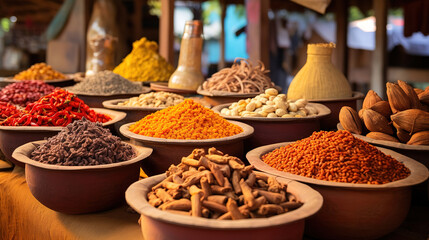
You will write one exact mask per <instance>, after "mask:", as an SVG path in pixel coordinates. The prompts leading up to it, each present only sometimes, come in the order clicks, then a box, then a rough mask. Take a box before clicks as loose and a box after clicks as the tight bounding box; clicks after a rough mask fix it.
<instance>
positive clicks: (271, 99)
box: [268, 96, 276, 101]
mask: <svg viewBox="0 0 429 240" xmlns="http://www.w3.org/2000/svg"><path fill="white" fill-rule="evenodd" d="M274 98H276V96H270V97H269V98H268V100H270V101H273V100H274Z"/></svg>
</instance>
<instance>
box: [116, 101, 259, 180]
mask: <svg viewBox="0 0 429 240" xmlns="http://www.w3.org/2000/svg"><path fill="white" fill-rule="evenodd" d="M119 131H120V132H121V134H123V135H124V136H126V137H128V138H130V139H131V142H132V143H134V144H140V145H144V146H148V147H151V148H153V153H152V155H151V156H150V157H149V158H148V160H147V161H145V163H142V168H143V170H144V171H145V172H146V173H147V174H148V175H156V174H160V173H163V172H165V171H166V170H167V169H168V167H169V166H170V165H171V164H178V163H179V162H180V160H181V159H182V156H185V155H184V154H186V153H188V152H192V150H193V149H195V148H204V149H206V150H207V149H208V148H210V147H215V148H217V149H219V150H220V151H222V152H224V153H226V154H229V155H232V156H239V157H242V156H243V155H244V150H243V149H244V144H243V140H244V139H246V138H248V137H250V136H251V135H252V134H253V128H252V127H251V126H249V125H247V124H244V123H240V122H235V121H228V120H225V119H224V118H222V117H221V116H219V114H217V113H215V112H214V111H212V110H210V109H209V108H206V107H204V106H203V105H201V104H199V103H197V102H195V101H193V100H191V99H186V100H184V101H183V102H182V103H179V104H177V105H175V106H171V107H168V108H165V109H163V110H160V111H157V112H155V113H153V114H150V115H148V116H146V117H144V118H142V119H140V120H139V121H137V122H133V123H128V124H125V125H122V126H121V127H120V129H119Z"/></svg>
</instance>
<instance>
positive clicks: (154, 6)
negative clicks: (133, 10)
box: [147, 0, 161, 17]
mask: <svg viewBox="0 0 429 240" xmlns="http://www.w3.org/2000/svg"><path fill="white" fill-rule="evenodd" d="M147 5H148V6H149V14H150V15H153V16H158V17H160V16H161V0H148V1H147Z"/></svg>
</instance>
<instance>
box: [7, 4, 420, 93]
mask: <svg viewBox="0 0 429 240" xmlns="http://www.w3.org/2000/svg"><path fill="white" fill-rule="evenodd" d="M104 1H109V0H104ZM110 1H111V2H112V3H113V4H114V6H115V8H114V9H112V11H111V12H109V14H110V15H111V16H112V18H114V19H116V20H115V21H114V24H115V25H116V26H114V27H116V28H117V29H118V30H119V34H118V35H119V47H118V49H117V55H116V56H117V59H116V63H119V62H120V61H121V60H122V58H123V57H125V56H126V55H127V54H128V53H129V52H130V50H131V48H132V42H133V41H135V40H138V39H140V38H141V37H146V38H148V39H149V40H153V41H156V42H158V43H159V46H160V53H161V55H162V56H164V57H165V58H166V59H167V60H168V61H169V62H170V63H171V64H173V65H174V66H176V65H177V59H178V56H179V48H180V39H181V35H182V33H183V26H184V23H185V21H187V20H192V19H201V20H203V22H204V51H203V54H202V56H203V57H202V72H203V74H204V75H205V76H206V77H210V76H211V74H213V73H215V72H216V71H218V69H221V68H224V67H226V66H230V65H231V64H232V62H233V60H234V59H235V58H236V57H242V58H252V59H256V60H261V61H262V62H263V63H264V64H265V65H266V66H267V67H268V68H269V69H270V70H271V72H270V77H271V79H272V81H274V82H275V83H276V84H277V85H279V86H281V87H282V88H283V91H287V86H288V84H289V83H290V82H291V80H292V78H293V76H294V75H295V74H296V73H297V71H298V70H299V69H300V68H301V67H302V66H303V65H304V64H305V61H306V46H307V44H308V43H317V42H334V43H336V44H337V48H336V50H335V52H334V55H333V59H332V61H333V63H334V65H336V66H337V67H338V68H339V69H341V70H342V71H343V73H344V74H345V75H346V77H347V78H348V80H349V81H350V82H351V84H352V86H353V89H354V90H357V91H362V92H366V91H367V90H368V89H369V88H370V87H371V84H373V83H374V82H377V81H379V82H380V81H383V82H385V81H396V80H397V79H402V80H406V81H408V82H411V83H412V84H413V85H414V86H415V87H420V88H424V87H425V86H426V85H428V83H427V82H429V77H428V76H429V36H427V34H428V33H429V26H428V25H429V9H428V8H429V3H427V2H428V1H424V0H409V1H405V0H403V1H399V0H391V1H389V0H379V1H378V0H377V1H376V0H373V1H368V0H363V1H359V0H344V1H343V0H332V1H329V0H319V1H317V0H307V1H299V0H295V1H289V0H287V1H286V0H269V1H262V0H246V1H240V0H231V1H230V0H214V1H201V0H197V1H172V0H110ZM94 2H95V1H94V0H86V1H85V0H0V76H12V75H13V74H15V73H17V72H19V71H21V70H23V69H26V68H28V67H29V66H31V65H32V64H34V63H37V62H47V63H48V64H50V65H52V67H53V68H55V69H58V70H59V71H62V72H66V73H74V72H84V71H85V45H86V33H87V28H88V23H89V21H90V18H91V14H92V12H93V5H94ZM163 19H164V20H163ZM376 19H380V24H383V23H386V24H383V25H381V26H382V27H380V26H379V27H378V28H377V27H376V25H377V24H376ZM162 22H164V23H162ZM383 26H384V29H383ZM376 36H378V37H377V38H376ZM376 39H378V40H377V41H376Z"/></svg>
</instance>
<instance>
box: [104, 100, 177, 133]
mask: <svg viewBox="0 0 429 240" xmlns="http://www.w3.org/2000/svg"><path fill="white" fill-rule="evenodd" d="M184 99H185V98H184V97H183V96H182V95H179V94H175V93H169V92H150V93H146V94H140V96H138V97H132V98H127V99H113V100H108V101H104V102H103V107H105V108H108V109H114V110H119V111H122V112H126V113H127V116H126V118H125V119H123V120H122V121H120V122H118V123H117V124H115V130H116V133H117V134H120V133H119V127H120V126H122V125H124V124H125V123H130V122H136V121H138V120H140V119H142V118H144V117H146V116H147V115H149V114H152V113H154V112H156V111H158V110H161V109H164V108H167V107H171V106H174V105H176V104H178V103H181V102H182V101H183V100H184ZM121 137H123V136H121Z"/></svg>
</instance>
